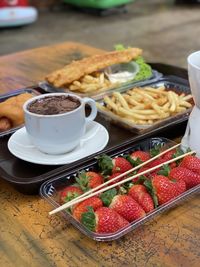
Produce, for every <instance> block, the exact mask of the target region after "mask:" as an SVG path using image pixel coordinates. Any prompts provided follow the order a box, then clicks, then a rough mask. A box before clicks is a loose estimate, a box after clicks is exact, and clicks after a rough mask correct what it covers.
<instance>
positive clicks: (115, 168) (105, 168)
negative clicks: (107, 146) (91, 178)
mask: <svg viewBox="0 0 200 267" xmlns="http://www.w3.org/2000/svg"><path fill="white" fill-rule="evenodd" d="M98 162H99V169H100V171H101V173H102V174H103V175H108V174H111V173H112V174H113V173H116V172H121V173H123V172H126V171H128V170H130V169H131V168H132V165H131V163H130V162H129V161H128V160H126V159H125V158H123V157H117V158H114V159H112V158H111V157H109V156H107V155H103V156H100V157H99V158H98Z"/></svg>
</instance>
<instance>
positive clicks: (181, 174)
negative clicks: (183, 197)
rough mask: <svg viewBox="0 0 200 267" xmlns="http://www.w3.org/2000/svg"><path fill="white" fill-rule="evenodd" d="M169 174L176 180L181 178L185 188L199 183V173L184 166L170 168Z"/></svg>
mask: <svg viewBox="0 0 200 267" xmlns="http://www.w3.org/2000/svg"><path fill="white" fill-rule="evenodd" d="M169 176H170V178H172V179H176V180H178V181H179V180H183V181H184V182H185V183H186V188H187V189H189V188H192V187H194V186H196V185H198V184H200V175H199V174H197V173H195V172H193V171H191V170H189V169H186V168H184V167H176V168H174V169H172V170H171V171H170V173H169Z"/></svg>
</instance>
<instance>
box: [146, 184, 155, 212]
mask: <svg viewBox="0 0 200 267" xmlns="http://www.w3.org/2000/svg"><path fill="white" fill-rule="evenodd" d="M144 185H145V187H146V189H147V191H148V192H149V194H150V195H151V197H152V199H153V202H154V207H155V208H157V207H158V198H157V196H156V192H155V189H154V188H153V185H152V182H151V180H146V181H145V182H144Z"/></svg>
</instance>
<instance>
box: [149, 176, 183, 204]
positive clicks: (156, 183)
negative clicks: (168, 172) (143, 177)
mask: <svg viewBox="0 0 200 267" xmlns="http://www.w3.org/2000/svg"><path fill="white" fill-rule="evenodd" d="M152 186H153V189H154V191H155V193H156V196H157V198H158V204H159V205H161V204H164V203H166V202H168V201H169V200H171V199H173V198H175V197H177V196H178V195H180V194H182V193H183V192H184V191H185V190H186V184H185V182H184V181H183V180H180V181H171V180H169V179H168V178H167V177H166V176H163V175H156V176H154V177H153V178H152Z"/></svg>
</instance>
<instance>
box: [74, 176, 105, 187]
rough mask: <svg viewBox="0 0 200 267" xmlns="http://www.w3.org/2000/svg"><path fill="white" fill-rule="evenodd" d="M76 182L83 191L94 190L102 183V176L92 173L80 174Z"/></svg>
mask: <svg viewBox="0 0 200 267" xmlns="http://www.w3.org/2000/svg"><path fill="white" fill-rule="evenodd" d="M76 181H77V183H78V184H79V185H80V187H81V189H82V190H84V191H87V190H89V189H91V188H95V187H97V186H99V185H101V184H102V183H103V182H104V181H103V177H102V175H100V174H99V173H96V172H93V171H89V172H84V171H83V172H81V173H80V174H79V177H78V178H76Z"/></svg>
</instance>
